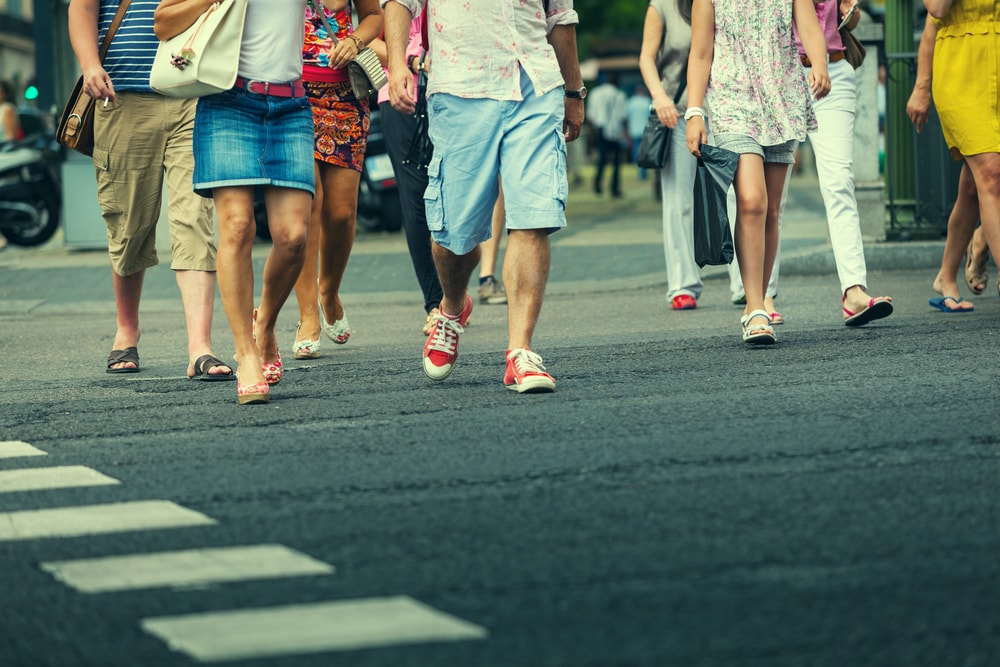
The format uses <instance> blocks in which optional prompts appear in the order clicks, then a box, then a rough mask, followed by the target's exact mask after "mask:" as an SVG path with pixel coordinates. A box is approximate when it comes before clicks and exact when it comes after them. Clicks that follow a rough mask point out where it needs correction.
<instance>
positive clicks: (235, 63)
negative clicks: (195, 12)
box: [149, 0, 247, 97]
mask: <svg viewBox="0 0 1000 667" xmlns="http://www.w3.org/2000/svg"><path fill="white" fill-rule="evenodd" d="M246 13H247V0H218V1H217V2H213V3H212V4H211V6H209V8H208V9H207V10H205V13H204V14H202V15H201V16H199V17H198V20H196V21H195V22H194V23H193V24H192V25H191V26H190V27H189V28H188V29H187V30H185V31H184V32H182V33H180V34H179V35H175V36H173V37H171V38H170V39H167V40H163V41H161V42H160V46H159V47H157V49H156V58H154V60H153V69H152V70H151V72H150V74H149V85H150V87H151V88H152V89H153V90H155V91H157V92H158V93H161V94H163V95H166V96H168V97H202V96H204V95H214V94H215V93H221V92H222V91H224V90H229V89H230V88H232V87H233V85H234V84H235V83H236V74H237V69H238V67H239V64H240V45H241V43H242V41H243V23H244V19H245V18H246Z"/></svg>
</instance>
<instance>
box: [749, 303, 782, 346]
mask: <svg viewBox="0 0 1000 667" xmlns="http://www.w3.org/2000/svg"><path fill="white" fill-rule="evenodd" d="M758 317H763V318H764V319H766V320H767V324H751V323H750V321H751V320H754V319H757V318H758ZM740 325H741V326H742V327H743V342H744V343H746V344H747V345H773V344H775V343H777V342H778V339H777V337H775V335H774V329H772V328H771V316H770V315H768V314H767V311H765V310H753V311H751V312H749V313H747V314H746V315H744V316H743V317H741V318H740Z"/></svg>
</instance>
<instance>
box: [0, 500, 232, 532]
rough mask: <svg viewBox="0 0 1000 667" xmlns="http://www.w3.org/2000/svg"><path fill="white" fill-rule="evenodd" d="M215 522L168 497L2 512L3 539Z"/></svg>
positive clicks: (176, 526)
mask: <svg viewBox="0 0 1000 667" xmlns="http://www.w3.org/2000/svg"><path fill="white" fill-rule="evenodd" d="M215 523H216V521H215V519H212V518H209V517H207V516H205V515H204V514H201V513H199V512H195V511H194V510H190V509H187V508H185V507H181V506H180V505H177V504H176V503H172V502H170V501H167V500H144V501H139V502H131V503H116V504H111V505H84V506H79V507H60V508H55V509H45V510H28V511H23V512H7V513H3V514H0V542H6V541H14V540H33V539H39V538H44V537H77V536H81V535H97V534H103V533H121V532H128V531H133V530H152V529H162V528H181V527H185V526H210V525H214V524H215Z"/></svg>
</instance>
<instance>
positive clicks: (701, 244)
mask: <svg viewBox="0 0 1000 667" xmlns="http://www.w3.org/2000/svg"><path fill="white" fill-rule="evenodd" d="M739 161H740V156H739V154H738V153H734V152H732V151H728V150H726V149H725V148H719V147H718V146H709V145H708V144H702V146H701V157H700V158H698V168H697V170H696V171H695V174H694V261H695V262H696V263H697V264H698V266H699V267H702V266H705V265H707V264H710V265H713V266H715V265H719V264H729V263H730V262H732V261H733V255H734V254H735V253H734V246H733V233H732V230H730V229H729V212H728V210H727V206H726V197H727V195H728V194H729V187H730V186H731V185H732V184H733V178H734V177H735V176H736V166H737V165H738V164H739Z"/></svg>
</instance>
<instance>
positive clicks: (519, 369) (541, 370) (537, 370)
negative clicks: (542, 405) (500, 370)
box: [503, 347, 556, 394]
mask: <svg viewBox="0 0 1000 667" xmlns="http://www.w3.org/2000/svg"><path fill="white" fill-rule="evenodd" d="M503 383H504V385H506V387H507V388H508V389H510V390H512V391H516V392H518V393H520V394H533V393H542V392H549V391H555V389H556V381H555V379H554V378H553V377H552V376H551V375H549V374H548V373H546V372H545V366H543V365H542V358H541V357H540V356H539V355H538V354H536V353H535V352H532V351H531V350H526V349H524V348H523V347H518V348H515V349H513V350H507V370H506V372H504V375H503Z"/></svg>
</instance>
